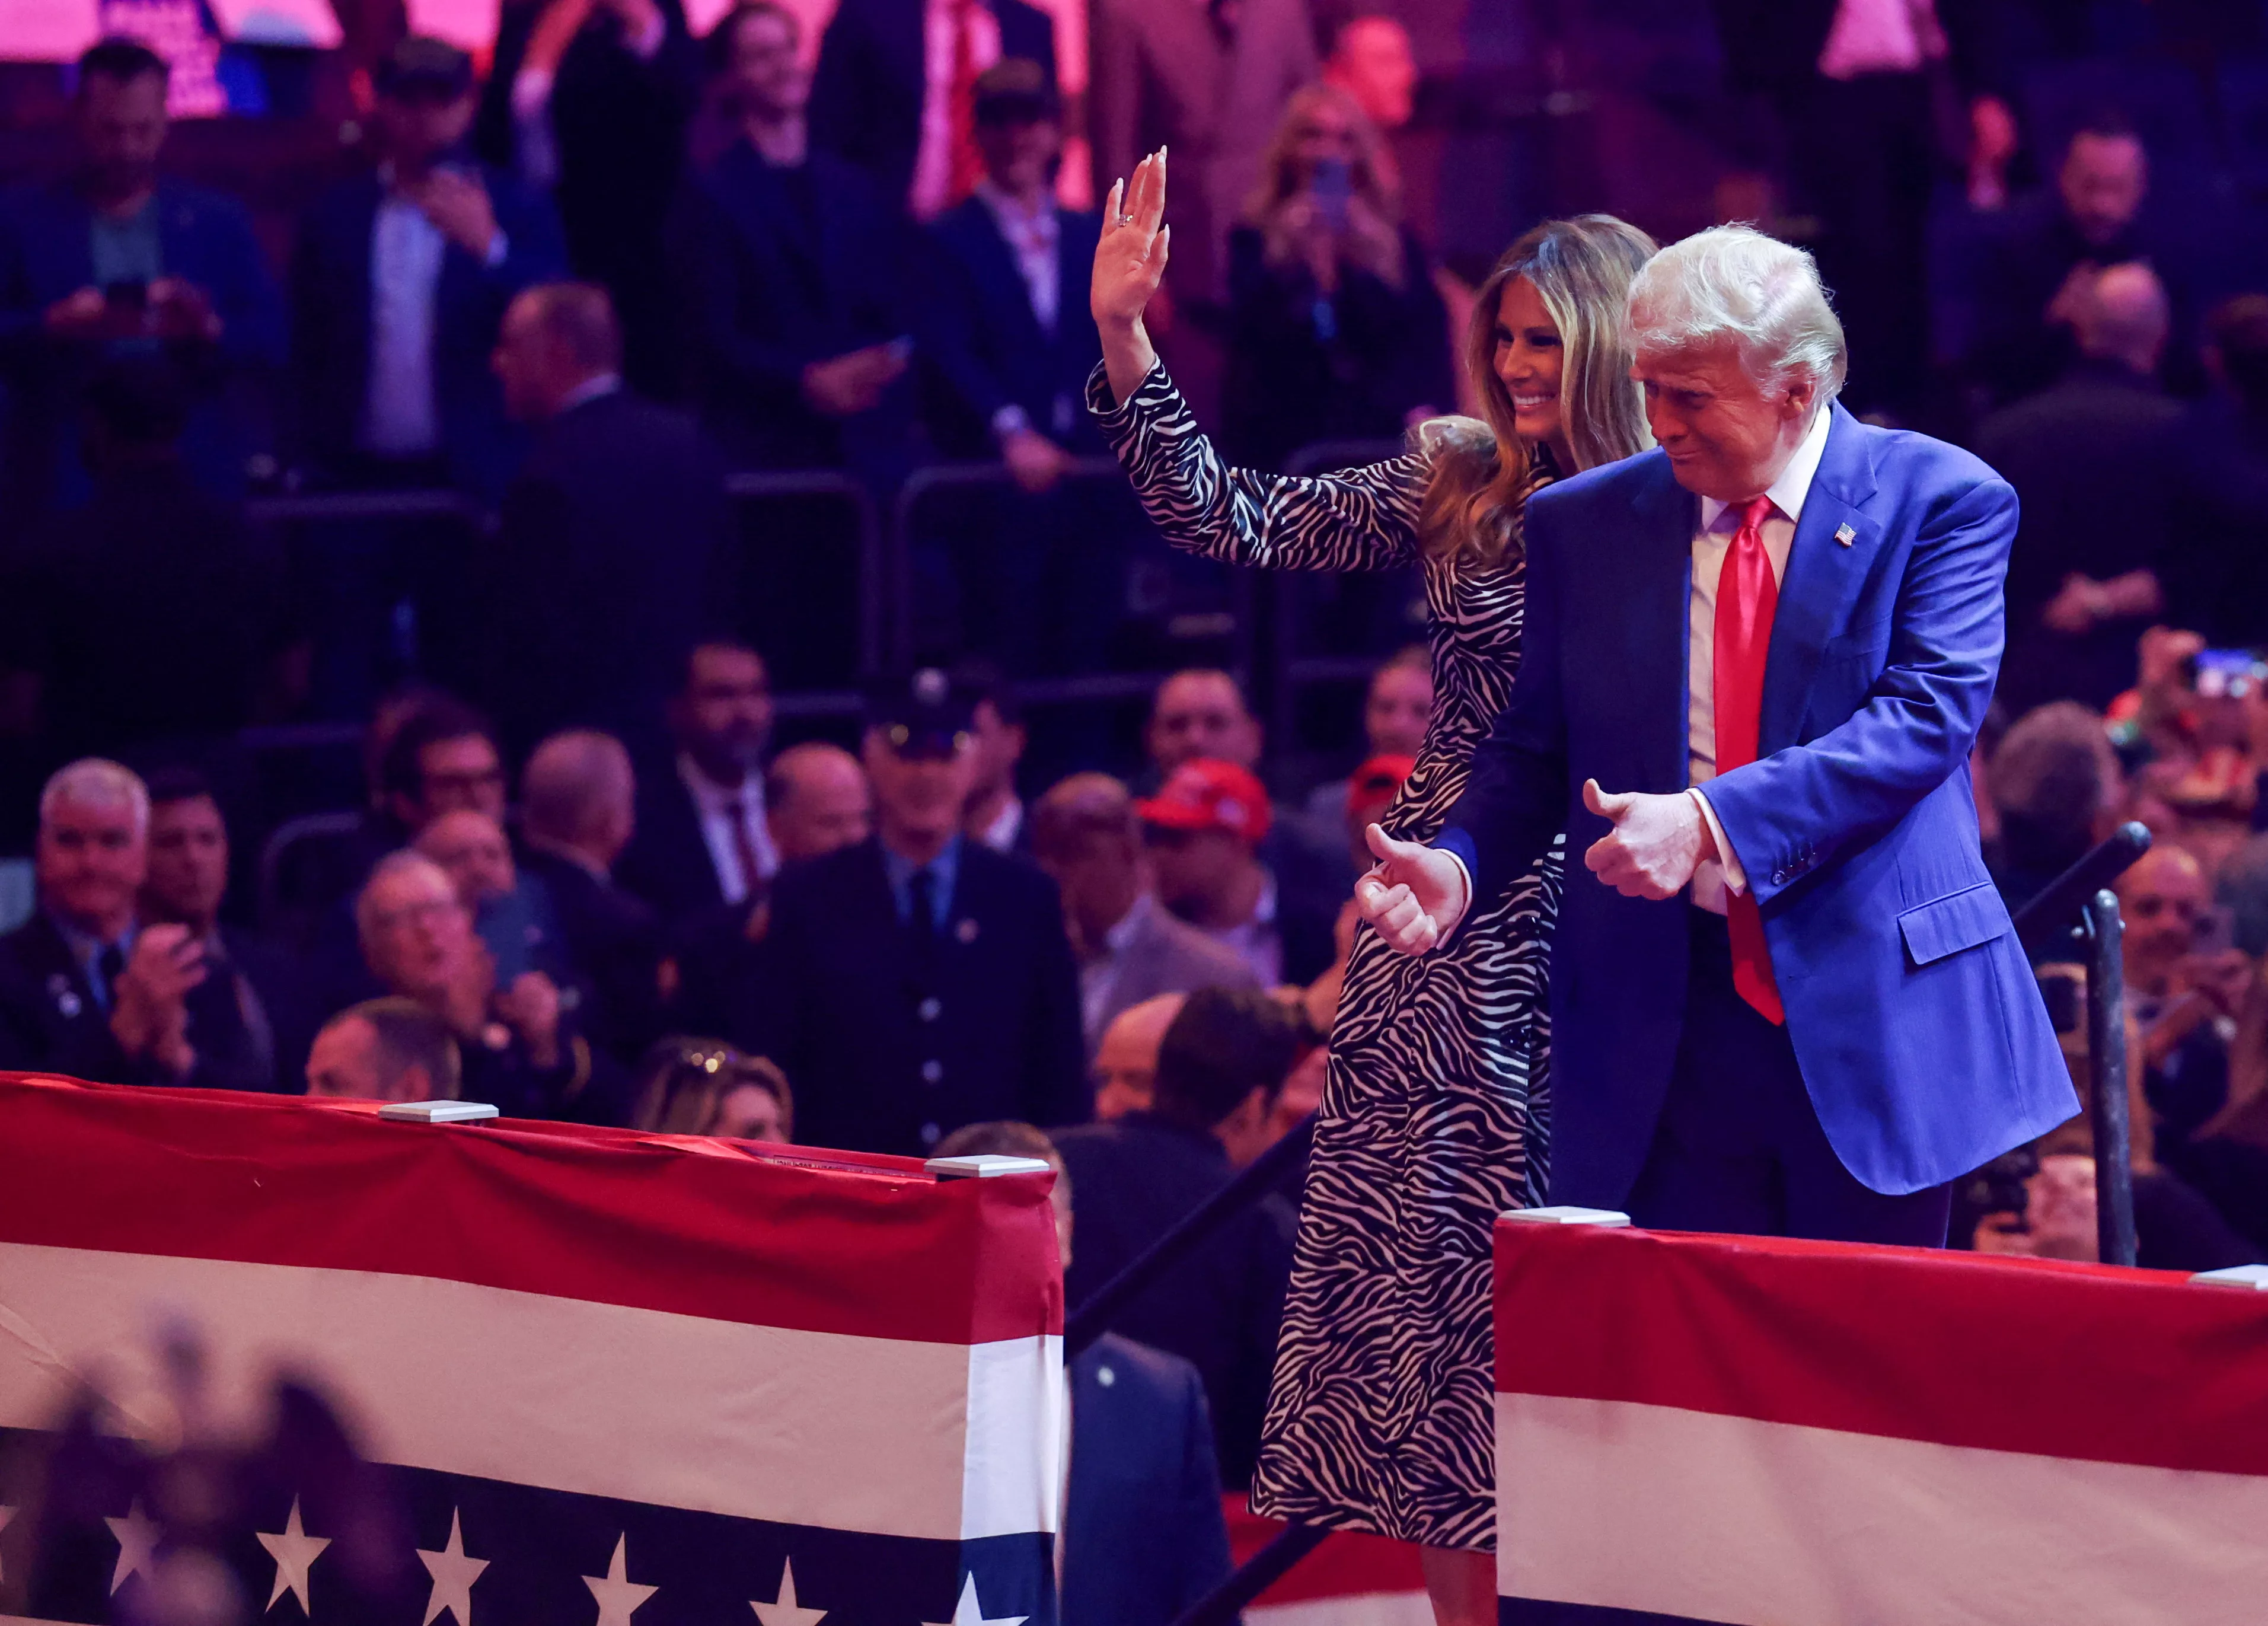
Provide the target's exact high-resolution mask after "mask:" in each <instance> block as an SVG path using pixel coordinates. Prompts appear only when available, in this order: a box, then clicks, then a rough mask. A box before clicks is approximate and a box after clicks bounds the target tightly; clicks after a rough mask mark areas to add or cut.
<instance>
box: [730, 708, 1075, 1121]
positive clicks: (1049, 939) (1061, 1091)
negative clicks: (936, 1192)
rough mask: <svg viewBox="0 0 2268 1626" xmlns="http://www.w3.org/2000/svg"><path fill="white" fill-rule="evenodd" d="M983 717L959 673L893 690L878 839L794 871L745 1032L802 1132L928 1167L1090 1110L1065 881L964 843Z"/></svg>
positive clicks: (879, 744) (779, 905) (883, 747)
mask: <svg viewBox="0 0 2268 1626" xmlns="http://www.w3.org/2000/svg"><path fill="white" fill-rule="evenodd" d="M968 727H969V717H968V703H967V702H966V700H965V699H964V698H962V697H961V696H958V695H955V693H954V689H953V687H952V685H951V683H950V682H948V681H946V676H945V674H944V673H941V672H938V671H935V670H933V669H924V670H923V671H921V672H918V673H914V674H913V676H912V677H911V679H910V680H906V679H901V680H899V681H896V682H895V683H893V684H891V685H888V686H887V687H886V688H883V689H882V690H880V691H878V692H877V694H876V695H875V697H874V701H873V707H872V709H871V712H870V720H869V722H868V725H867V728H866V737H865V762H866V772H867V776H868V777H869V778H870V779H871V780H872V781H873V786H874V803H875V837H874V839H873V840H872V841H868V842H861V843H860V844H858V846H856V847H848V848H844V849H843V850H841V851H839V852H836V853H832V854H829V855H828V857H823V858H814V859H813V860H811V861H810V862H809V863H806V864H802V865H797V866H796V867H795V868H793V869H790V870H783V871H782V872H780V876H779V879H778V880H777V883H776V884H775V886H774V887H773V889H772V898H771V921H770V931H769V932H768V934H767V935H766V937H765V938H764V941H763V943H762V954H761V955H760V957H759V963H758V966H757V968H756V970H755V975H753V976H752V977H751V978H750V979H749V981H748V983H747V987H746V989H745V990H743V995H742V1006H743V1009H742V1013H741V1015H740V1019H738V1021H737V1022H736V1024H735V1029H736V1031H734V1032H733V1034H731V1035H729V1036H730V1037H732V1038H733V1040H734V1041H735V1042H737V1043H739V1044H740V1046H741V1048H744V1049H747V1050H749V1051H751V1052H753V1053H755V1054H758V1055H762V1056H770V1057H771V1058H772V1060H774V1061H775V1062H777V1063H779V1064H780V1065H781V1066H782V1067H784V1069H786V1071H787V1074H788V1077H789V1078H790V1079H791V1080H792V1082H793V1083H794V1085H795V1087H796V1117H797V1137H798V1138H799V1140H805V1141H808V1142H810V1143H812V1144H816V1145H821V1146H844V1147H849V1148H851V1150H854V1151H890V1152H900V1153H905V1154H909V1155H913V1156H926V1155H928V1154H929V1153H930V1152H931V1151H932V1150H933V1149H934V1148H935V1147H936V1145H937V1144H938V1142H939V1140H941V1139H942V1138H944V1137H945V1136H946V1135H947V1134H949V1133H951V1132H952V1131H953V1130H954V1129H958V1128H959V1127H960V1126H961V1125H962V1124H964V1123H970V1122H978V1121H981V1120H984V1119H990V1118H1008V1117H1013V1118H1022V1119H1027V1120H1029V1121H1031V1122H1037V1123H1043V1124H1057V1123H1076V1122H1079V1121H1081V1120H1082V1119H1084V1118H1085V1117H1086V1115H1087V1099H1086V1078H1085V1069H1084V1067H1083V1066H1082V1052H1081V1048H1080V1044H1079V984H1078V974H1077V972H1076V970H1075V969H1074V968H1073V967H1072V964H1071V945H1070V944H1069V943H1068V942H1066V941H1065V940H1064V925H1063V906H1062V903H1061V901H1059V900H1058V899H1057V895H1056V889H1055V886H1054V884H1053V883H1052V882H1050V881H1049V879H1047V878H1046V877H1045V876H1043V875H1042V874H1040V873H1039V872H1037V871H1036V870H1035V869H1033V868H1031V867H1030V866H1029V865H1026V864H1023V863H1021V862H1020V861H1018V860H1016V859H1013V858H1007V857H1002V856H1001V855H1000V854H998V853H996V852H994V851H992V850H990V848H988V847H985V846H983V845H982V844H981V843H979V842H972V841H969V840H967V839H966V838H965V837H963V836H962V835H961V809H962V807H963V806H964V805H965V804H966V803H967V801H968V781H969V775H970V768H971V764H970V753H971V751H972V749H973V747H972V742H971V741H970V739H969V737H968Z"/></svg>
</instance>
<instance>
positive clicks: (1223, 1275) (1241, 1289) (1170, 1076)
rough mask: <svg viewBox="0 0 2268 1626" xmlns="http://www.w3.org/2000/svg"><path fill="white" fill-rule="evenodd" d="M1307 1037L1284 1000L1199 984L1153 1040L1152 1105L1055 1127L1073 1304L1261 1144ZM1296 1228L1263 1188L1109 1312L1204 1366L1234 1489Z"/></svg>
mask: <svg viewBox="0 0 2268 1626" xmlns="http://www.w3.org/2000/svg"><path fill="white" fill-rule="evenodd" d="M1304 1043H1305V1035H1304V1034H1303V1032H1302V1029H1301V1024H1300V1019H1299V1017H1298V1016H1297V1015H1296V1014H1295V1013H1294V1012H1292V1009H1291V1007H1289V1006H1288V1005H1285V1004H1283V1003H1282V1002H1281V1001H1278V1000H1277V999H1274V998H1271V997H1270V996H1268V995H1266V994H1264V993H1262V992H1260V991H1258V990H1254V989H1240V990H1230V989H1219V988H1211V989H1201V990H1198V991H1197V992H1196V993H1194V994H1191V995H1190V996H1189V1001H1188V1003H1187V1004H1184V1005H1183V1006H1182V1013H1181V1014H1180V1015H1179V1016H1177V1017H1175V1019H1174V1022H1173V1026H1170V1027H1168V1028H1167V1030H1166V1037H1165V1039H1164V1041H1162V1042H1161V1043H1160V1045H1159V1047H1158V1075H1157V1086H1156V1094H1155V1096H1154V1098H1153V1104H1152V1106H1151V1107H1150V1108H1149V1110H1147V1111H1145V1112H1136V1113H1130V1114H1128V1115H1126V1116H1124V1117H1123V1118H1118V1119H1116V1120H1114V1121H1112V1122H1108V1123H1097V1124H1091V1125H1088V1126H1087V1127H1086V1128H1083V1129H1070V1130H1066V1131H1065V1132H1064V1133H1063V1134H1061V1135H1058V1136H1057V1137H1056V1144H1057V1145H1058V1146H1059V1147H1061V1148H1062V1151H1063V1158H1064V1164H1065V1165H1066V1166H1068V1167H1069V1168H1070V1170H1071V1180H1072V1184H1071V1203H1072V1211H1073V1214H1074V1216H1075V1218H1076V1219H1077V1222H1078V1226H1079V1256H1078V1257H1077V1259H1075V1260H1074V1261H1073V1262H1072V1263H1071V1267H1070V1268H1069V1269H1068V1270H1067V1272H1066V1273H1065V1276H1064V1298H1065V1299H1066V1301H1067V1302H1069V1303H1071V1304H1073V1305H1076V1304H1079V1302H1081V1301H1082V1300H1084V1299H1086V1298H1088V1297H1090V1296H1091V1295H1092V1294H1093V1293H1094V1291H1095V1290H1096V1289H1098V1288H1100V1287H1101V1285H1102V1284H1104V1283H1105V1282H1108V1280H1109V1279H1110V1278H1111V1277H1114V1276H1116V1275H1117V1274H1118V1272H1119V1271H1121V1270H1123V1269H1125V1268H1126V1266H1128V1265H1130V1264H1131V1263H1132V1262H1134V1261H1135V1259H1137V1258H1138V1257H1139V1256H1140V1255H1141V1254H1142V1253H1143V1252H1144V1250H1145V1249H1146V1248H1148V1247H1149V1246H1150V1245H1151V1244H1152V1243H1153V1242H1155V1241H1156V1240H1158V1239H1159V1238H1160V1237H1161V1236H1163V1235H1164V1234H1165V1233H1166V1232H1167V1231H1169V1230H1170V1229H1172V1228H1173V1226H1174V1225H1176V1224H1178V1223H1179V1222H1180V1221H1181V1220H1182V1218H1185V1217H1186V1216H1187V1215H1188V1214H1189V1212H1190V1210H1193V1209H1195V1208H1197V1206H1198V1204H1200V1203H1204V1201H1205V1200H1206V1199H1207V1198H1209V1197H1211V1196H1212V1195H1213V1194H1214V1193H1215V1192H1217V1191H1219V1189H1220V1188H1221V1187H1223V1186H1225V1185H1226V1184H1227V1183H1228V1181H1229V1180H1230V1178H1231V1176H1233V1174H1234V1173H1235V1172H1236V1170H1237V1168H1238V1167H1240V1166H1242V1165H1244V1164H1247V1163H1249V1162H1250V1161H1251V1160H1252V1159H1254V1158H1256V1157H1257V1156H1258V1155H1259V1154H1260V1152H1261V1151H1263V1150H1264V1149H1265V1148H1266V1146H1267V1144H1268V1135H1269V1123H1270V1115H1271V1113H1272V1110H1273V1108H1274V1106H1275V1102H1276V1097H1277V1094H1278V1093H1279V1092H1280V1091H1281V1090H1282V1088H1283V1085H1284V1080H1285V1077H1286V1076H1287V1075H1289V1074H1290V1072H1291V1071H1292V1065H1293V1063H1296V1062H1297V1061H1298V1060H1299V1057H1300V1049H1301V1048H1302V1047H1303V1045H1304ZM1298 1226H1299V1222H1298V1218H1297V1217H1296V1215H1295V1214H1294V1212H1293V1210H1292V1205H1291V1203H1288V1202H1286V1201H1285V1198H1284V1197H1283V1196H1282V1195H1280V1194H1270V1196H1266V1197H1263V1199H1261V1200H1260V1201H1259V1202H1258V1203H1255V1204H1254V1205H1253V1206H1251V1207H1249V1208H1248V1209H1246V1210H1243V1211H1242V1212H1241V1214H1239V1215H1238V1216H1237V1217H1236V1218H1233V1219H1231V1220H1229V1221H1228V1222H1227V1223H1226V1225H1224V1227H1223V1228H1222V1230H1221V1231H1220V1232H1218V1233H1217V1234H1215V1235H1214V1236H1213V1238H1212V1239H1211V1240H1210V1241H1209V1242H1208V1243H1207V1244H1206V1245H1205V1246H1204V1247H1201V1248H1199V1249H1198V1250H1197V1252H1196V1253H1194V1254H1191V1255H1189V1257H1188V1258H1187V1259H1185V1260H1183V1261H1182V1262H1180V1263H1179V1264H1177V1265H1175V1267H1174V1268H1173V1269H1171V1270H1169V1271H1167V1273H1166V1274H1165V1275H1164V1276H1163V1277H1160V1278H1159V1280H1158V1281H1157V1282H1156V1283H1155V1284H1152V1286H1151V1287H1149V1288H1148V1289H1146V1290H1145V1291H1143V1292H1142V1293H1141V1294H1140V1295H1139V1296H1138V1297H1137V1298H1136V1299H1134V1300H1133V1302H1132V1303H1130V1304H1129V1305H1128V1306H1127V1307H1126V1309H1125V1312H1124V1313H1123V1314H1121V1315H1120V1316H1119V1317H1118V1318H1117V1320H1116V1322H1115V1323H1114V1328H1115V1329H1116V1330H1117V1331H1120V1332H1123V1333H1124V1334H1125V1335H1127V1336H1128V1337H1130V1338H1138V1339H1140V1340H1141V1341H1142V1342H1143V1343H1149V1344H1154V1345H1156V1346H1157V1347H1158V1348H1159V1349H1161V1350H1171V1351H1173V1352H1174V1353H1175V1354H1176V1355H1179V1356H1182V1357H1185V1358H1186V1359H1188V1360H1189V1362H1190V1363H1191V1364H1192V1365H1195V1366H1196V1367H1197V1371H1198V1372H1201V1373H1203V1374H1204V1384H1205V1393H1206V1394H1207V1395H1208V1396H1210V1397H1211V1410H1212V1423H1213V1438H1214V1442H1215V1445H1216V1447H1217V1449H1218V1452H1219V1460H1220V1471H1221V1477H1222V1479H1223V1480H1224V1481H1225V1482H1226V1483H1227V1484H1228V1485H1229V1486H1230V1487H1231V1488H1232V1489H1235V1490H1241V1489H1242V1488H1243V1487H1244V1486H1245V1485H1247V1484H1248V1483H1250V1482H1251V1478H1252V1467H1253V1463H1254V1461H1255V1460H1256V1458H1257V1456H1258V1454H1259V1451H1260V1425H1261V1423H1262V1421H1263V1418H1264V1417H1265V1416H1266V1415H1267V1409H1268V1384H1269V1379H1270V1375H1271V1374H1272V1373H1273V1372H1274V1370H1275V1365H1276V1334H1277V1329H1278V1326H1279V1325H1280V1324H1281V1322H1282V1320H1283V1314H1284V1291H1285V1286H1286V1284H1288V1283H1289V1282H1290V1281H1291V1277H1292V1236H1293V1233H1294V1232H1296V1231H1297V1230H1298Z"/></svg>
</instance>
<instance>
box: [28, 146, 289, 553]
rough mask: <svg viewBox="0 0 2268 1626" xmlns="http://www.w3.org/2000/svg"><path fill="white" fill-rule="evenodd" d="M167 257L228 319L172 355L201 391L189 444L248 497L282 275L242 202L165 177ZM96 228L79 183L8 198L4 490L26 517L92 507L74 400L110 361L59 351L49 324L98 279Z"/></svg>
mask: <svg viewBox="0 0 2268 1626" xmlns="http://www.w3.org/2000/svg"><path fill="white" fill-rule="evenodd" d="M152 202H153V205H154V207H155V208H156V210H157V211H158V255H159V259H160V261H161V262H162V264H163V267H164V272H165V275H166V276H177V277H180V278H181V279H183V280H184V281H187V282H190V283H195V285H196V286H197V287H198V288H200V289H202V290H203V292H204V294H205V297H206V298H209V299H210V301H211V302H212V308H213V313H214V314H215V315H216V316H217V317H219V318H220V321H221V334H220V339H219V341H218V342H217V343H215V344H210V345H208V344H203V343H188V344H179V345H176V346H174V347H173V351H172V354H173V357H174V359H175V361H176V362H177V363H178V364H180V368H181V371H182V374H183V376H184V378H185V379H187V380H188V382H189V383H190V384H191V385H192V386H194V387H195V393H196V404H195V408H194V410H193V411H192V413H191V415H190V417H189V421H188V428H187V430H186V432H185V434H184V436H183V445H184V447H185V449H186V452H187V454H188V459H189V461H190V466H191V467H192V468H193V469H194V470H195V473H196V475H197V478H198V482H199V483H200V484H202V485H203V486H204V487H205V488H206V489H209V490H212V491H216V492H219V493H221V494H224V495H238V494H240V493H241V492H242V491H243V489H244V485H245V463H246V460H247V458H248V457H249V456H250V455H251V454H252V453H253V452H255V451H257V450H259V449H261V447H263V446H265V445H267V444H268V438H269V434H270V433H271V431H272V428H273V425H272V423H270V421H269V420H270V417H271V409H272V405H273V402H272V398H271V397H272V391H273V388H274V386H275V384H276V381H277V374H278V372H279V371H280V369H281V368H282V365H283V362H284V310H283V305H282V302H281V301H280V300H279V299H278V298H276V283H275V279H274V278H273V277H271V276H269V272H268V265H267V261H265V260H264V259H263V258H262V257H261V252H260V245H259V243H258V241H257V240H256V239H254V236H253V233H252V221H251V218H250V217H248V216H247V214H246V213H245V211H244V208H243V206H242V205H241V204H239V203H238V202H236V200H234V199H233V198H229V197H224V196H222V195H220V194H218V193H216V192H207V191H205V190H204V189H203V188H199V187H193V186H189V185H188V184H186V183H184V182H182V181H179V180H170V179H169V180H160V181H158V189H157V194H156V195H155V197H154V199H153V200H152ZM92 218H93V214H92V210H91V209H90V208H89V206H88V204H87V202H86V198H85V194H84V193H83V192H81V190H80V189H79V188H78V186H77V184H76V183H75V182H74V181H72V180H54V181H48V182H46V183H43V184H40V185H36V186H29V187H23V188H17V189H16V190H14V191H12V192H11V193H9V194H8V195H6V197H5V198H4V200H0V368H4V372H5V376H6V379H7V384H8V388H9V392H10V394H11V395H12V396H13V398H14V399H13V400H12V401H11V402H10V410H9V414H8V432H9V440H8V468H7V474H8V482H9V490H10V493H11V503H13V504H15V505H16V506H17V511H18V516H20V515H22V514H23V513H26V512H28V511H31V510H33V509H35V508H38V507H40V506H42V505H44V504H47V503H48V502H49V501H50V500H54V501H60V502H63V503H66V504H68V503H76V502H80V501H84V500H85V497H86V494H87V486H88V480H87V474H86V470H85V467H83V466H82V465H81V464H80V462H79V460H78V441H77V431H78V413H77V402H78V392H79V390H80V388H81V387H82V386H84V385H85V381H86V379H87V377H88V375H89V374H90V373H91V372H92V371H93V369H94V368H95V366H96V365H97V364H99V362H100V361H101V359H102V351H101V350H100V349H99V348H98V347H95V346H91V345H77V344H74V345H59V344H56V343H55V342H53V341H51V340H50V339H48V336H47V335H46V332H45V328H44V325H43V324H44V320H45V317H46V313H47V309H48V306H49V305H53V304H54V303H55V301H56V300H58V299H62V298H66V297H67V296H69V295H70V294H73V293H76V292H77V291H79V290H80V289H82V288H85V287H88V286H91V285H92V283H93V281H94V261H93V246H92V239H91V237H90V235H89V232H90V227H91V224H92Z"/></svg>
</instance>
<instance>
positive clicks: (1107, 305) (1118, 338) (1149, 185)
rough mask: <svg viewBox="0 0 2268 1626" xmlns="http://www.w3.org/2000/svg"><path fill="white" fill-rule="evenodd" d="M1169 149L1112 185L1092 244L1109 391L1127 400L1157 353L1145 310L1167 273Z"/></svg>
mask: <svg viewBox="0 0 2268 1626" xmlns="http://www.w3.org/2000/svg"><path fill="white" fill-rule="evenodd" d="M1165 222H1166V150H1165V149H1164V148H1163V147H1160V149H1159V150H1158V151H1155V152H1153V153H1152V154H1151V155H1150V156H1149V157H1148V158H1144V159H1143V160H1142V161H1141V162H1140V163H1139V164H1137V165H1136V166H1134V173H1133V175H1132V177H1131V178H1130V179H1129V180H1122V181H1120V182H1118V183H1117V184H1116V185H1115V186H1113V187H1112V188H1110V196H1109V197H1108V200H1106V202H1105V203H1104V205H1103V216H1102V239H1101V241H1100V242H1098V243H1097V244H1096V245H1095V248H1094V283H1093V284H1092V286H1091V288H1090V290H1089V293H1088V298H1089V300H1090V302H1091V303H1092V305H1093V307H1094V321H1095V326H1096V327H1100V328H1101V330H1102V359H1103V364H1104V365H1105V367H1106V368H1107V370H1108V372H1109V375H1110V388H1111V393H1112V394H1114V395H1116V397H1117V398H1118V400H1120V401H1124V400H1125V399H1126V398H1127V397H1128V396H1129V395H1130V394H1133V392H1134V390H1135V388H1136V386H1138V385H1139V384H1140V383H1141V382H1142V380H1143V379H1144V378H1145V377H1146V376H1147V375H1148V373H1149V371H1150V369H1151V367H1152V366H1153V365H1154V364H1156V362H1157V359H1158V357H1157V352H1156V351H1155V350H1154V349H1152V348H1151V345H1150V335H1149V334H1148V332H1147V331H1146V330H1145V328H1144V327H1143V326H1142V313H1143V311H1144V310H1145V309H1146V308H1147V307H1148V305H1149V303H1150V299H1151V297H1152V295H1154V294H1155V293H1156V292H1157V291H1158V284H1159V283H1160V281H1162V280H1163V279H1164V277H1165V275H1166V257H1167V251H1168V250H1169V248H1170V247H1171V246H1172V239H1173V229H1172V228H1171V227H1169V226H1167V224H1166V223H1165Z"/></svg>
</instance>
